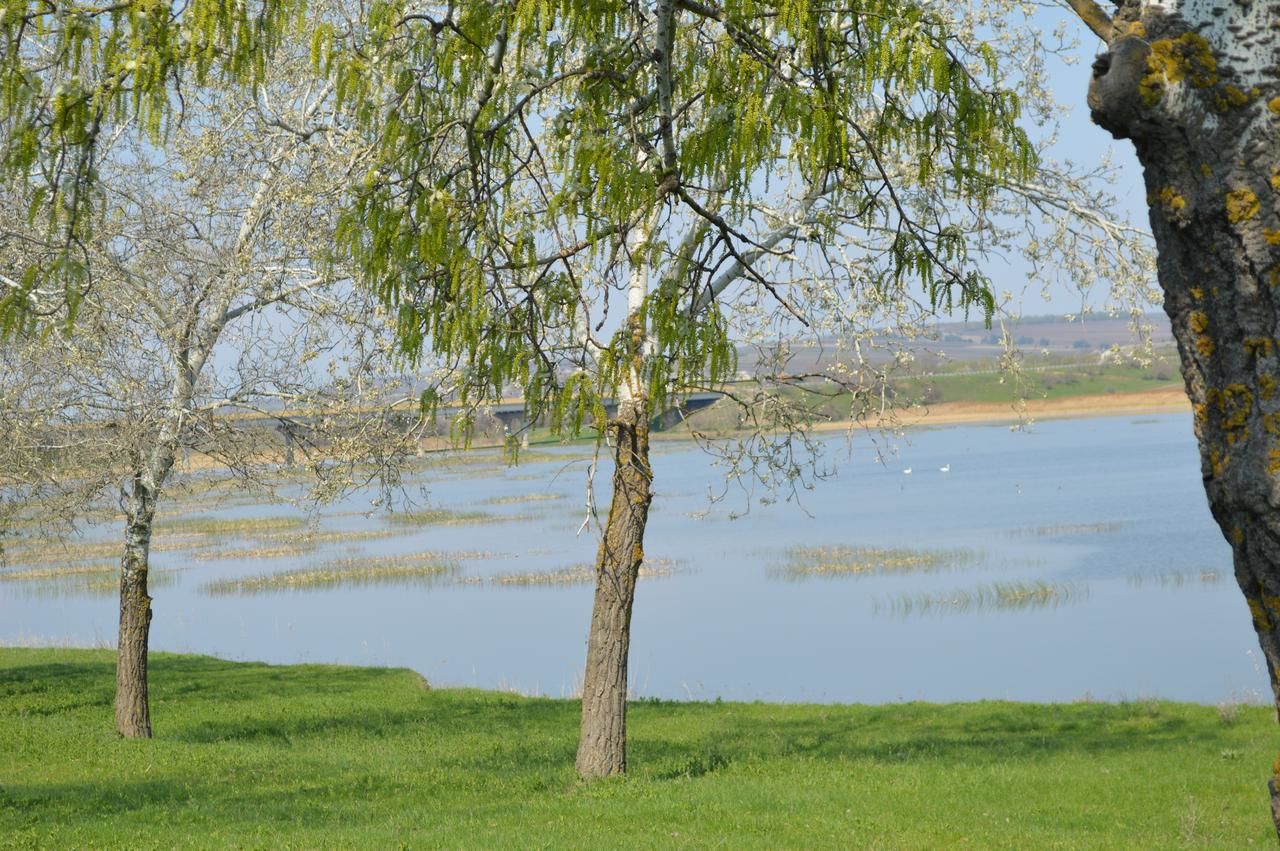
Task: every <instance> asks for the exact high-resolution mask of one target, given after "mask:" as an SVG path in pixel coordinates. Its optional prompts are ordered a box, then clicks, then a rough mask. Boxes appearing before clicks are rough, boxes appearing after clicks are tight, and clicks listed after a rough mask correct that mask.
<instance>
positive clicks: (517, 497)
mask: <svg viewBox="0 0 1280 851" xmlns="http://www.w3.org/2000/svg"><path fill="white" fill-rule="evenodd" d="M558 499H564V494H562V493H525V494H514V495H512V496H491V497H489V498H488V499H486V500H485V501H484V504H485V505H517V504H521V503H527V502H551V501H553V500H558Z"/></svg>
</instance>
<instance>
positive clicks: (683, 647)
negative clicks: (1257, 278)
mask: <svg viewBox="0 0 1280 851" xmlns="http://www.w3.org/2000/svg"><path fill="white" fill-rule="evenodd" d="M858 440H860V438H859V437H855V440H854V443H853V444H852V448H850V445H849V444H847V443H845V441H844V439H843V438H835V439H833V440H831V441H830V443H829V444H828V450H829V459H828V460H830V461H832V462H834V463H836V464H837V465H838V466H839V475H838V476H837V477H836V478H834V479H832V480H830V481H827V482H824V483H821V484H819V485H818V486H817V488H816V489H815V490H814V491H813V492H802V493H801V494H800V497H801V498H802V499H803V500H804V502H803V510H801V508H799V507H797V506H796V505H793V504H787V503H786V502H785V501H784V502H780V503H778V504H772V503H771V502H770V499H771V497H770V495H769V494H765V493H757V494H750V492H746V495H744V496H743V497H742V498H741V499H740V500H739V501H738V502H729V503H727V504H715V505H709V504H708V503H707V500H706V498H705V497H704V496H703V494H706V493H707V492H708V485H712V484H714V483H715V482H716V477H717V476H719V475H721V473H720V472H718V471H717V470H716V469H715V468H713V466H712V464H711V461H710V460H709V459H708V458H707V457H706V456H705V455H703V454H701V453H700V452H699V451H698V450H697V449H695V448H693V447H691V446H689V445H688V444H679V443H662V444H660V445H659V447H658V448H659V449H660V452H658V453H657V455H656V457H655V459H654V471H655V484H654V488H655V503H654V504H655V505H656V506H659V510H658V511H655V512H654V514H653V516H652V518H651V520H650V523H649V528H648V536H647V540H646V549H647V553H646V575H647V576H661V577H662V581H658V582H645V583H642V585H641V588H640V591H639V594H638V598H637V603H636V611H635V615H634V619H633V636H632V656H631V663H630V670H631V672H632V683H633V687H634V692H635V694H636V695H637V696H642V697H643V696H652V697H666V698H688V697H695V698H714V697H717V696H721V697H725V698H736V699H765V700H817V701H833V700H838V701H866V702H880V701H893V700H899V699H926V700H971V699H979V698H1010V699H1020V700H1071V699H1074V698H1078V697H1080V696H1081V695H1084V694H1086V693H1088V694H1092V695H1096V696H1098V697H1102V698H1122V697H1127V698H1136V697H1144V696H1161V697H1170V698H1176V699H1189V700H1199V701H1203V702H1208V703H1213V702H1218V701H1221V700H1223V699H1225V698H1228V697H1231V696H1233V695H1235V696H1237V697H1239V696H1249V695H1252V694H1255V693H1256V694H1261V693H1264V690H1265V688H1266V677H1265V674H1264V672H1263V670H1262V667H1261V665H1260V664H1259V663H1258V662H1257V661H1256V660H1257V652H1256V649H1255V646H1256V642H1255V639H1254V637H1253V634H1252V630H1251V628H1250V625H1249V615H1248V611H1247V608H1246V607H1245V605H1244V603H1243V600H1242V598H1241V596H1240V594H1239V591H1238V590H1236V589H1235V587H1234V583H1232V582H1229V581H1225V580H1227V579H1229V578H1230V576H1231V571H1230V550H1229V548H1228V547H1227V546H1226V544H1225V543H1224V542H1223V541H1222V538H1221V535H1220V533H1219V532H1218V530H1217V528H1216V526H1215V525H1214V524H1213V522H1212V520H1211V518H1210V516H1209V512H1208V510H1207V509H1206V507H1205V499H1204V494H1203V490H1202V486H1201V482H1200V474H1199V459H1198V453H1197V451H1196V447H1195V443H1194V438H1193V436H1192V428H1191V422H1190V417H1189V416H1185V415H1176V416H1169V417H1159V418H1156V419H1154V420H1150V421H1144V423H1143V424H1141V425H1136V424H1134V423H1132V422H1130V421H1126V420H1124V419H1121V418H1114V419H1100V420H1076V421H1063V422H1051V423H1043V424H1040V425H1038V426H1037V427H1036V428H1035V430H1034V431H1032V432H1031V433H1029V434H1023V433H1019V434H1014V433H1010V432H1009V431H1008V430H1007V429H1005V428H1001V427H992V428H987V427H957V428H948V429H939V430H935V431H925V432H917V433H914V434H912V436H911V438H910V440H909V442H904V443H902V444H900V445H899V447H898V449H897V457H896V458H894V459H892V460H891V462H890V463H889V464H887V465H886V464H881V463H878V462H877V461H876V460H875V459H876V453H877V451H879V450H883V449H884V447H883V446H879V447H873V446H871V445H863V444H862V443H859V442H858ZM591 454H592V447H591V446H590V445H576V446H568V447H551V448H545V447H540V448H537V449H535V450H531V451H529V452H527V453H525V454H524V455H523V457H522V464H521V466H519V467H517V468H508V467H504V466H503V465H502V464H501V462H500V458H499V456H498V455H497V454H492V453H491V454H483V453H477V454H475V455H472V456H463V459H462V461H461V462H459V463H456V464H455V465H454V466H452V467H449V468H442V467H441V466H440V465H439V464H438V463H437V462H436V461H434V460H432V461H430V462H429V463H428V464H427V465H426V466H425V467H424V468H423V469H421V470H419V471H415V472H412V473H411V474H410V475H409V476H408V481H407V483H406V489H407V491H408V492H409V493H410V494H412V495H413V497H414V500H415V502H416V503H417V504H416V505H414V506H413V507H412V510H409V511H403V512H397V513H393V514H388V513H386V512H374V513H370V512H369V502H370V499H371V498H372V497H373V496H375V495H373V494H368V495H363V496H359V497H356V498H352V499H349V500H347V501H345V502H343V503H341V504H339V505H335V506H333V507H332V508H330V509H327V510H325V511H322V512H320V514H319V515H318V516H308V515H305V514H303V513H301V512H297V513H291V512H290V510H289V509H287V508H285V507H282V506H281V505H279V504H240V503H241V500H239V499H236V498H230V499H229V498H228V497H229V496H231V497H234V496H235V494H234V493H233V492H229V491H227V490H226V489H225V486H222V485H213V484H210V485H208V486H193V487H191V488H189V489H188V490H187V491H186V492H185V493H184V497H183V504H182V506H181V508H182V509H183V511H184V512H187V513H188V515H189V516H184V517H172V519H168V520H166V522H165V524H164V527H165V528H164V529H162V531H160V532H159V533H158V535H157V538H156V542H155V544H156V546H154V547H153V554H152V563H153V574H152V576H153V582H152V587H153V588H155V589H156V593H155V594H154V595H153V596H154V598H155V600H154V603H153V610H154V613H155V617H154V621H153V646H154V647H155V648H156V649H158V650H175V651H184V652H206V653H216V654H218V655H221V656H225V657H228V658H244V659H261V660H264V661H268V662H281V663H285V662H299V661H304V662H331V661H332V662H344V663H354V664H384V665H403V666H406V667H411V668H413V669H415V670H417V671H419V672H420V673H422V674H423V675H424V676H426V677H427V678H428V679H429V680H431V681H432V682H435V683H438V684H441V685H446V684H461V685H475V686H487V687H495V686H497V685H499V684H505V685H507V686H511V687H515V688H519V689H521V690H523V691H527V692H536V693H546V694H553V695H556V694H559V695H564V694H570V693H572V692H573V691H574V689H575V688H576V685H577V683H578V682H579V678H580V675H581V667H582V664H583V657H584V654H585V636H586V633H587V628H588V624H589V621H590V617H591V599H592V594H593V589H592V581H593V577H592V575H591V571H592V567H591V565H592V564H593V563H594V558H595V555H596V550H597V546H598V538H597V537H596V529H597V524H596V523H595V522H589V523H588V524H587V525H586V531H585V532H583V533H582V534H578V530H579V528H580V527H582V526H583V519H584V517H587V515H586V514H585V512H584V509H583V508H582V503H583V498H584V494H585V493H586V487H585V486H586V471H587V469H588V466H589V460H590V457H591ZM600 464H601V469H599V470H598V472H597V474H596V477H595V482H596V486H597V494H596V497H597V499H598V500H601V501H603V500H605V499H607V496H608V494H607V488H608V484H607V483H608V481H609V473H610V470H609V469H608V461H607V459H606V458H603V457H602V458H601V459H600ZM944 466H945V467H947V468H948V469H949V472H948V473H945V474H943V473H941V472H938V471H940V469H941V468H942V467H944ZM906 467H912V468H913V469H914V470H915V471H916V472H915V473H914V474H913V475H911V476H903V475H902V474H901V469H903V468H906ZM717 490H718V489H717ZM202 491H203V492H204V494H205V495H207V496H214V497H216V501H214V502H212V503H210V504H207V505H205V504H203V503H202V502H201V492H202ZM202 506H203V507H202ZM169 508H170V510H171V511H172V512H173V513H174V514H176V513H177V512H176V511H175V510H174V509H175V508H176V507H175V506H169ZM543 508H545V509H546V510H547V513H546V514H545V516H544V515H542V514H534V513H530V509H543ZM193 512H199V513H198V514H192V513H193ZM733 513H745V516H744V517H742V518H741V519H737V520H730V519H728V518H729V517H730V515H731V514H733ZM99 531H100V533H101V535H102V536H103V538H102V539H101V540H99V539H96V538H91V537H90V538H85V539H81V540H75V541H72V542H70V544H68V546H67V547H49V546H42V545H32V546H24V545H23V544H22V543H20V542H19V543H14V544H13V545H12V549H10V558H9V566H8V567H6V568H3V569H0V641H4V642H9V641H13V640H17V639H19V638H23V639H26V640H28V641H30V640H31V637H33V636H40V635H45V636H51V637H57V638H59V639H62V640H65V639H67V638H71V639H74V640H76V641H80V642H83V643H86V644H97V643H102V642H109V641H111V640H112V638H113V636H114V635H115V633H116V622H115V619H116V616H117V607H116V601H115V599H114V594H115V585H116V582H117V579H116V577H115V575H114V574H115V569H116V568H115V563H116V562H117V561H118V558H119V543H118V541H117V540H116V536H117V535H118V534H119V530H118V529H116V528H109V527H103V528H101V529H100V530H99ZM19 554H21V557H22V562H21V563H19V560H18V558H17V556H18V555H19ZM428 556H430V558H428ZM446 566H447V567H446ZM35 569H65V570H67V571H81V570H83V571H84V572H82V573H74V572H69V573H67V574H66V575H62V576H46V577H35V576H31V577H28V578H26V579H22V578H18V574H17V573H16V571H18V570H35ZM818 577H828V578H830V579H831V580H832V581H799V582H794V581H777V580H778V579H816V578H818ZM841 578H845V580H844V581H841ZM42 588H43V589H45V591H46V593H37V592H39V589H42ZM206 588H207V589H209V591H210V592H211V593H205V591H204V590H203V589H206ZM214 589H222V590H220V591H217V592H215V591H214ZM953 589H958V590H953ZM925 613H928V614H930V615H933V614H945V615H947V616H946V617H919V616H918V615H921V614H925ZM892 615H899V616H896V617H895V616H892ZM902 615H907V616H902Z"/></svg>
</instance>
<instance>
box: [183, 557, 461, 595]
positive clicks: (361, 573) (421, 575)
mask: <svg viewBox="0 0 1280 851" xmlns="http://www.w3.org/2000/svg"><path fill="white" fill-rule="evenodd" d="M457 573H458V564H457V562H454V561H449V560H447V559H444V558H442V557H441V556H439V555H437V554H435V553H420V554H417V555H410V556H390V557H386V558H358V559H340V560H337V561H329V562H325V563H324V564H321V565H319V566H317V567H307V568H301V569H298V570H284V571H279V572H276V573H259V574H256V575H254V576H239V577H236V578H234V579H218V580H215V581H213V582H208V583H206V584H205V585H203V586H201V588H200V590H201V591H203V592H205V593H206V594H212V595H215V596H223V595H227V594H265V593H270V592H274V591H314V590H318V589H328V588H339V587H344V588H345V587H353V586H360V585H388V584H402V585H403V584H417V585H421V584H424V583H428V584H429V583H433V582H437V581H439V580H441V579H447V578H451V577H453V576H454V575H456V574H457Z"/></svg>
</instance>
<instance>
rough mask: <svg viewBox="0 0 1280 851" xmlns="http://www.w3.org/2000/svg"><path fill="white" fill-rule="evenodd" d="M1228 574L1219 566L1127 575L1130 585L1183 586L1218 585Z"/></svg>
mask: <svg viewBox="0 0 1280 851" xmlns="http://www.w3.org/2000/svg"><path fill="white" fill-rule="evenodd" d="M1226 579H1227V574H1226V573H1225V572H1223V571H1221V570H1218V569H1217V568H1212V567H1202V568H1199V569H1195V568H1192V569H1188V570H1166V571H1164V572H1162V573H1149V574H1141V573H1138V574H1133V575H1131V576H1129V577H1126V581H1127V582H1128V583H1129V585H1130V587H1133V588H1146V587H1148V586H1154V587H1157V588H1183V587H1185V586H1187V585H1217V584H1219V583H1220V582H1225V581H1226Z"/></svg>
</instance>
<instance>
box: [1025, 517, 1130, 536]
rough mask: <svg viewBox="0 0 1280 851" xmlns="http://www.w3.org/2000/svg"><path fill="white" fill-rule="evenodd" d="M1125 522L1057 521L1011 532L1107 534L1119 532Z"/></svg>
mask: <svg viewBox="0 0 1280 851" xmlns="http://www.w3.org/2000/svg"><path fill="white" fill-rule="evenodd" d="M1123 528H1124V524H1123V523H1118V522H1115V521H1108V522H1103V523H1057V524H1054V525H1052V526H1035V527H1032V528H1030V529H1013V530H1011V531H1010V532H1009V534H1010V535H1011V536H1013V537H1015V538H1023V537H1033V536H1034V537H1037V538H1068V537H1072V536H1076V535H1105V534H1109V533H1111V532H1119V531H1120V530H1121V529H1123Z"/></svg>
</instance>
